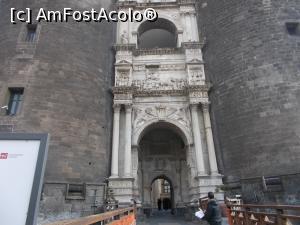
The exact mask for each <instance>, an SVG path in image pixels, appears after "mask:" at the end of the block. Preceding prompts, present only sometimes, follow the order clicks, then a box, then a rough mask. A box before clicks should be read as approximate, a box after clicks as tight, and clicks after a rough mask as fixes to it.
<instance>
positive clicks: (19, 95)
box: [6, 88, 24, 116]
mask: <svg viewBox="0 0 300 225" xmlns="http://www.w3.org/2000/svg"><path fill="white" fill-rule="evenodd" d="M23 93H24V88H9V102H8V108H7V112H6V113H7V115H9V116H14V115H16V114H17V113H18V111H19V109H20V106H21V102H22V100H23Z"/></svg>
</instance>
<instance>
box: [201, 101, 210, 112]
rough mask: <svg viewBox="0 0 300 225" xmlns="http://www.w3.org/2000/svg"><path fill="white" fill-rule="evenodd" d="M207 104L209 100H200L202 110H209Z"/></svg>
mask: <svg viewBox="0 0 300 225" xmlns="http://www.w3.org/2000/svg"><path fill="white" fill-rule="evenodd" d="M209 105H210V102H201V106H202V109H203V111H208V110H209Z"/></svg>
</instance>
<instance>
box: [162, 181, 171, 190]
mask: <svg viewBox="0 0 300 225" xmlns="http://www.w3.org/2000/svg"><path fill="white" fill-rule="evenodd" d="M163 186H164V189H163V193H170V192H171V186H170V184H169V182H168V181H167V180H164V182H163Z"/></svg>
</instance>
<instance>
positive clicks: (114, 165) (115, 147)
mask: <svg viewBox="0 0 300 225" xmlns="http://www.w3.org/2000/svg"><path fill="white" fill-rule="evenodd" d="M120 109H121V106H120V105H114V124H113V143H112V159H111V177H112V178H117V177H119V167H118V165H119V134H120Z"/></svg>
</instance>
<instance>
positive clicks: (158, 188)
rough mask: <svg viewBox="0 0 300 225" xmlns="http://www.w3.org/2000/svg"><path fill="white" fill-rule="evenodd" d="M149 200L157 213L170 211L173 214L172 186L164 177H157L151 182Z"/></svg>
mask: <svg viewBox="0 0 300 225" xmlns="http://www.w3.org/2000/svg"><path fill="white" fill-rule="evenodd" d="M151 198H152V205H153V206H154V208H157V210H158V211H170V212H171V213H172V214H173V213H174V205H175V204H174V189H173V184H172V182H171V180H170V179H169V178H168V177H166V176H165V175H161V176H158V177H156V178H155V179H154V180H153V181H152V182H151ZM155 206H156V207H155Z"/></svg>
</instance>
